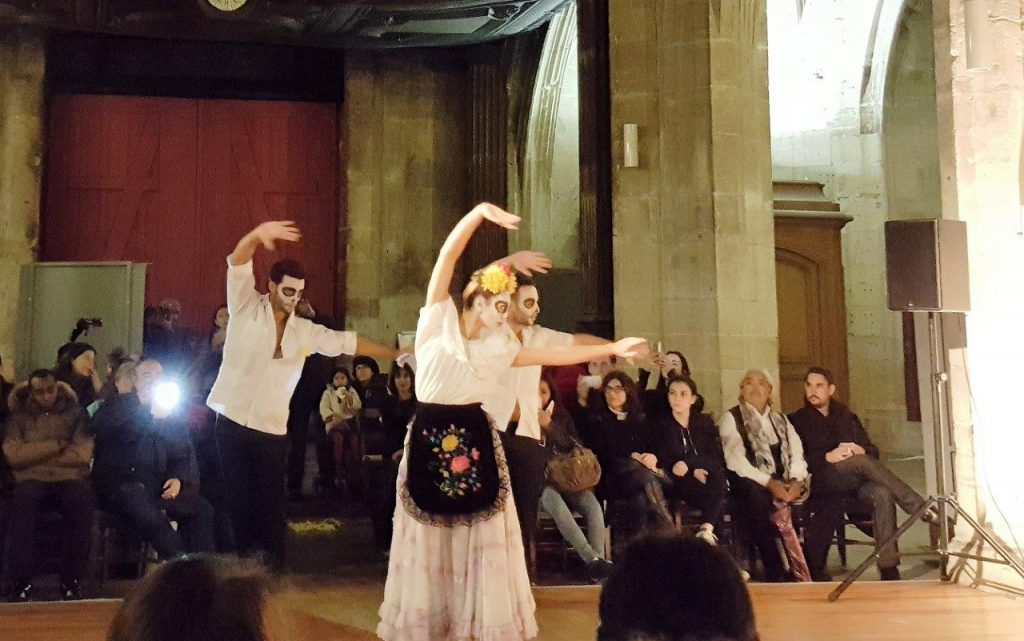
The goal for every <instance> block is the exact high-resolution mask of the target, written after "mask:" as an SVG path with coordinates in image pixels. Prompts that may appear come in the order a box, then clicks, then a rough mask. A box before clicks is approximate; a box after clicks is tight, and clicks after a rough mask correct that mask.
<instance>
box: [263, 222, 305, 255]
mask: <svg viewBox="0 0 1024 641" xmlns="http://www.w3.org/2000/svg"><path fill="white" fill-rule="evenodd" d="M254 231H255V233H256V238H257V239H258V240H259V241H260V243H262V244H263V247H264V248H266V249H267V250H269V251H273V250H274V246H275V243H276V242H277V241H279V240H284V241H287V242H292V243H294V242H298V241H299V240H301V239H302V234H301V233H300V232H299V228H298V227H296V226H295V221H294V220H272V221H270V222H266V223H263V224H262V225H260V226H259V227H257V228H256V229H255V230H254Z"/></svg>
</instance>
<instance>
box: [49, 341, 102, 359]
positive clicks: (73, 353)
mask: <svg viewBox="0 0 1024 641" xmlns="http://www.w3.org/2000/svg"><path fill="white" fill-rule="evenodd" d="M86 352H92V353H93V354H95V353H96V348H95V347H93V346H92V345H90V344H89V343H65V344H64V345H62V346H61V348H60V349H58V350H57V360H60V359H62V358H64V357H67V359H68V361H73V360H75V359H76V358H78V357H79V356H81V355H82V354H84V353H86Z"/></svg>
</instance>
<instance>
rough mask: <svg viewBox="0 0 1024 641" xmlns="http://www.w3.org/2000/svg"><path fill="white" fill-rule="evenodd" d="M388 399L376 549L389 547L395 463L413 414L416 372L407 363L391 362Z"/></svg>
mask: <svg viewBox="0 0 1024 641" xmlns="http://www.w3.org/2000/svg"><path fill="white" fill-rule="evenodd" d="M389 385H390V389H391V402H390V403H389V404H388V405H387V407H386V409H385V411H384V432H385V435H384V454H383V456H382V459H383V463H384V468H385V470H386V473H385V474H384V481H383V483H382V484H381V487H380V496H379V498H378V500H377V503H376V509H375V510H374V518H373V532H374V540H375V541H376V542H377V548H378V549H380V550H382V551H386V550H390V549H391V533H392V528H391V518H392V516H393V515H394V512H395V503H396V498H397V497H396V496H395V483H396V482H397V480H398V464H399V463H400V462H401V461H402V455H403V453H404V452H405V435H406V432H408V431H409V423H411V422H412V418H413V415H414V414H415V413H416V374H415V373H414V372H413V369H412V367H410V366H409V365H408V364H404V365H399V364H398V363H397V362H396V363H392V364H391V377H390V383H389Z"/></svg>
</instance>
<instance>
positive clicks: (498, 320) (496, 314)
mask: <svg viewBox="0 0 1024 641" xmlns="http://www.w3.org/2000/svg"><path fill="white" fill-rule="evenodd" d="M511 304H512V297H511V296H509V295H508V294H497V295H495V296H491V297H490V298H488V297H485V296H481V297H480V298H478V299H477V305H479V306H480V307H479V310H480V322H481V323H483V326H484V327H486V328H487V329H490V330H496V329H500V328H501V327H503V326H504V325H505V323H506V322H507V320H508V310H509V307H510V306H511Z"/></svg>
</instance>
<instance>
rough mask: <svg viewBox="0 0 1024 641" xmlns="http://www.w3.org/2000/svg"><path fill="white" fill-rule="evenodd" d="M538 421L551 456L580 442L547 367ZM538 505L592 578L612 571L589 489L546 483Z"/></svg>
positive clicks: (600, 515)
mask: <svg viewBox="0 0 1024 641" xmlns="http://www.w3.org/2000/svg"><path fill="white" fill-rule="evenodd" d="M539 391H540V407H541V410H540V415H539V417H538V418H539V422H540V428H541V430H542V434H543V437H544V442H543V443H544V447H545V449H546V450H547V451H548V453H549V458H550V457H553V456H559V455H566V454H568V453H569V452H570V451H572V448H573V446H575V445H576V444H577V443H579V442H580V437H579V435H578V434H577V433H576V427H575V426H574V425H573V423H572V417H571V416H570V415H569V412H568V411H566V409H565V408H564V407H562V403H561V401H560V400H559V399H558V396H557V393H556V392H555V386H554V380H553V377H552V373H551V371H550V370H547V369H545V370H543V371H542V372H541V379H540V390H539ZM540 507H541V509H542V510H544V511H545V512H547V514H548V515H550V516H551V518H552V519H554V521H555V526H556V527H557V528H558V531H559V532H560V533H561V535H562V538H563V539H565V541H566V542H567V543H568V544H569V545H571V546H572V549H573V551H574V552H576V554H577V555H578V556H579V557H580V560H582V561H583V562H584V563H585V564H586V565H587V572H588V573H589V574H590V579H591V580H592V581H602V580H604V579H605V578H607V577H608V573H609V572H611V568H612V564H611V562H610V561H607V560H606V559H605V556H606V555H605V525H604V510H602V509H601V504H600V503H599V502H598V501H597V497H596V496H595V495H594V492H593V491H591V490H586V491H583V492H576V493H574V494H562V493H560V492H559V491H558V490H557V489H556V488H555V487H554V486H552V485H550V484H549V485H545V486H544V490H543V491H542V492H541V495H540ZM573 511H576V512H578V513H579V514H580V515H582V516H583V519H584V521H586V523H587V531H586V533H584V532H583V530H582V529H580V526H579V524H578V523H576V519H575V518H574V517H573V514H572V513H573Z"/></svg>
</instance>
